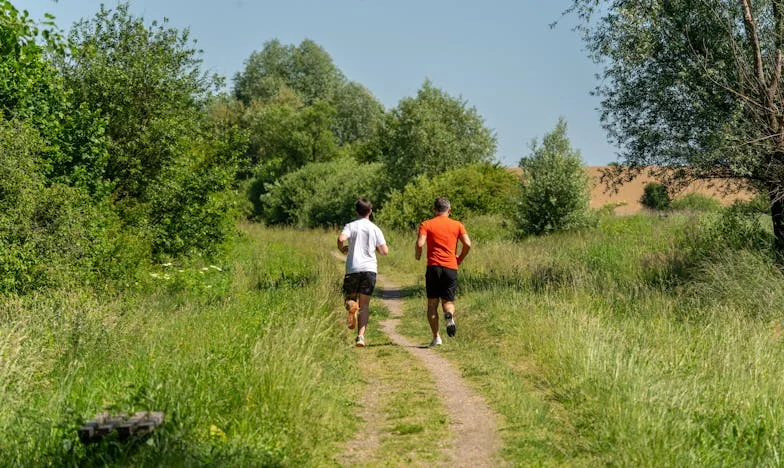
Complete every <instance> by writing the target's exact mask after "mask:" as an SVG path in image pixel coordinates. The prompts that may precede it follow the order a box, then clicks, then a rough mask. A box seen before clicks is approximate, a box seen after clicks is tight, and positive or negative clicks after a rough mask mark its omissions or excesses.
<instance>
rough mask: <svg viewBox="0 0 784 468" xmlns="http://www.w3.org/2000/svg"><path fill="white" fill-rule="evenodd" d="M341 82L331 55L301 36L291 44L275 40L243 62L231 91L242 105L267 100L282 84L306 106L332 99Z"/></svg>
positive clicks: (274, 94) (273, 96) (275, 94)
mask: <svg viewBox="0 0 784 468" xmlns="http://www.w3.org/2000/svg"><path fill="white" fill-rule="evenodd" d="M344 81H345V77H344V76H343V73H342V72H341V71H340V70H339V69H338V68H337V67H336V66H335V64H334V63H333V62H332V57H330V55H329V54H328V53H327V51H325V50H324V49H323V48H322V47H321V46H320V45H318V44H316V43H315V42H313V41H312V40H310V39H305V40H304V41H302V42H301V43H300V44H299V46H297V47H295V46H294V45H283V44H281V43H280V41H278V40H277V39H275V40H272V41H268V42H266V43H264V48H263V49H262V50H261V52H255V51H254V52H253V53H251V55H250V57H249V58H248V59H247V60H246V61H245V69H244V70H243V71H242V72H238V73H237V74H236V75H235V76H234V94H235V96H236V97H237V99H239V100H240V101H242V102H243V103H245V104H250V102H251V101H253V100H254V99H256V100H261V101H263V102H269V101H270V100H272V99H274V98H275V97H276V96H277V95H278V93H279V92H280V90H281V88H282V87H284V86H285V87H288V88H291V89H293V90H294V91H295V92H297V93H298V94H299V95H300V96H301V97H302V99H303V101H304V102H305V104H308V105H309V104H312V103H313V102H315V101H317V100H322V101H330V100H332V97H333V96H334V94H335V91H336V90H337V89H338V88H339V87H340V85H341V84H343V82H344Z"/></svg>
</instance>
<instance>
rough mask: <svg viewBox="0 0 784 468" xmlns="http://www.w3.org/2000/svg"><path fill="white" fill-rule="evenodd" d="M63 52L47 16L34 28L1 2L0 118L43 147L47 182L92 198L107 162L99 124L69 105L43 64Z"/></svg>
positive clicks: (51, 71)
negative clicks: (29, 132) (33, 133)
mask: <svg viewBox="0 0 784 468" xmlns="http://www.w3.org/2000/svg"><path fill="white" fill-rule="evenodd" d="M64 51H65V42H64V41H63V38H62V37H61V35H60V33H59V31H58V30H57V29H56V26H55V24H54V22H53V20H52V17H51V16H48V17H47V19H45V20H44V21H43V22H42V23H41V24H40V25H39V24H36V23H35V22H33V21H32V20H31V19H30V18H29V17H28V16H27V12H26V11H25V12H22V13H20V12H19V11H18V10H17V9H16V8H14V6H13V5H11V3H10V2H8V1H7V0H0V117H4V118H5V119H8V120H18V121H24V122H26V123H27V124H29V125H30V126H32V127H33V128H35V129H36V130H37V131H38V132H39V134H40V136H41V137H42V138H43V139H44V140H45V141H46V142H47V145H45V146H44V147H43V148H42V149H41V150H40V152H41V156H42V159H43V162H44V163H45V165H44V167H42V168H41V169H42V171H43V174H44V175H45V176H46V178H47V179H48V181H49V182H50V183H51V182H60V183H66V184H68V185H73V186H80V187H83V188H86V189H88V190H89V191H90V192H92V193H95V192H99V191H100V190H99V189H100V188H102V187H103V182H102V180H101V179H102V176H103V170H104V167H105V165H106V159H107V152H106V141H105V137H104V122H103V121H102V119H101V118H100V117H99V116H98V115H97V114H96V113H94V112H91V111H89V110H88V109H86V108H85V107H84V106H80V105H78V103H77V104H74V100H73V99H72V96H71V95H70V93H69V92H68V90H67V89H66V87H65V86H64V85H63V80H62V79H61V77H60V76H58V73H57V69H56V68H55V67H54V66H53V64H52V62H51V60H49V59H48V55H57V56H61V55H62V54H63V53H64Z"/></svg>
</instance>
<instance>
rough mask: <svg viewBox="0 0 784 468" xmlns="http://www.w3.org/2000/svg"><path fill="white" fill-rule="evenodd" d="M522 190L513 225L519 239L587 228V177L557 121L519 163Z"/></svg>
mask: <svg viewBox="0 0 784 468" xmlns="http://www.w3.org/2000/svg"><path fill="white" fill-rule="evenodd" d="M520 167H521V168H522V169H523V183H524V186H523V190H522V193H521V196H520V200H519V203H518V212H517V215H518V216H517V225H518V228H519V230H520V232H521V234H523V235H528V234H545V233H548V232H553V231H567V230H572V229H579V228H583V227H587V226H589V225H590V224H591V222H592V218H591V216H590V213H589V210H588V203H589V201H590V193H589V185H588V182H589V181H588V176H587V175H586V173H585V171H584V170H583V162H582V157H581V156H580V152H579V151H578V150H575V149H572V146H571V143H570V142H569V139H568V138H567V136H566V121H565V120H564V119H563V118H561V119H559V120H558V123H557V124H556V126H555V129H553V131H552V132H550V133H547V134H545V136H544V138H543V139H542V144H541V145H540V144H539V143H538V142H537V141H536V140H534V141H533V142H532V143H531V154H530V155H529V156H527V157H525V158H523V159H522V160H521V161H520Z"/></svg>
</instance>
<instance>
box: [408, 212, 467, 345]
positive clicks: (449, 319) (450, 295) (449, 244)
mask: <svg viewBox="0 0 784 468" xmlns="http://www.w3.org/2000/svg"><path fill="white" fill-rule="evenodd" d="M433 211H435V217H434V218H431V219H428V220H427V221H423V222H422V224H420V225H419V236H418V237H417V241H416V248H415V250H414V257H416V259H417V260H419V259H420V258H421V257H422V248H423V247H424V246H425V245H427V271H426V272H425V288H426V289H427V321H428V323H429V324H430V330H431V331H432V332H433V341H431V342H430V346H439V345H440V344H441V336H440V335H439V333H438V301H439V300H440V301H441V308H442V309H443V310H444V320H445V321H446V332H447V334H448V335H449V336H455V333H457V326H456V325H455V292H456V291H457V268H458V266H459V265H460V264H461V263H463V259H465V257H466V255H468V251H469V250H471V239H469V238H468V233H467V232H466V230H465V227H464V226H463V223H461V222H459V221H455V220H453V219H449V214H450V213H451V212H452V206H451V204H450V203H449V199H447V198H446V197H440V198H437V199H436V201H435V203H434V204H433ZM458 240H459V241H460V243H461V244H462V248H461V249H460V255H456V251H457V241H458Z"/></svg>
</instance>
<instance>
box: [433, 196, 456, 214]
mask: <svg viewBox="0 0 784 468" xmlns="http://www.w3.org/2000/svg"><path fill="white" fill-rule="evenodd" d="M451 207H452V204H451V203H449V199H448V198H446V197H438V198H436V201H435V203H433V208H434V209H435V210H436V213H439V214H441V213H446V211H447V210H449V208H451Z"/></svg>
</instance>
